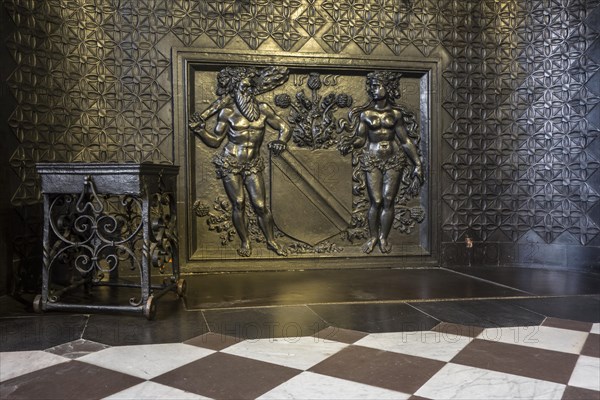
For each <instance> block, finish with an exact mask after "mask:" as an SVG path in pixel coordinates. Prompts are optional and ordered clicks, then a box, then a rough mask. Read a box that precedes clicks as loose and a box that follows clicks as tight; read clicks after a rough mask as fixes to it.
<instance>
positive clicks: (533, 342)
mask: <svg viewBox="0 0 600 400" xmlns="http://www.w3.org/2000/svg"><path fill="white" fill-rule="evenodd" d="M587 336H588V333H587V332H579V331H571V330H567V329H560V328H553V327H550V326H519V327H513V328H489V329H485V330H484V331H483V332H481V334H480V335H479V336H478V338H479V339H485V340H490V341H495V342H502V343H510V344H516V345H521V346H528V347H535V348H538V349H546V350H554V351H562V352H563V353H572V354H579V352H580V351H581V349H582V348H583V345H584V344H585V340H586V339H587Z"/></svg>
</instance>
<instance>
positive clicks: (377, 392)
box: [258, 372, 410, 400]
mask: <svg viewBox="0 0 600 400" xmlns="http://www.w3.org/2000/svg"><path fill="white" fill-rule="evenodd" d="M409 397H410V395H408V394H405V393H401V392H395V391H393V390H389V389H383V388H378V387H376V386H370V385H365V384H362V383H358V382H352V381H347V380H345V379H339V378H334V377H331V376H326V375H321V374H315V373H312V372H303V373H301V374H300V375H296V376H295V377H293V378H292V379H290V380H289V381H287V382H285V383H282V384H281V385H279V386H277V387H276V388H274V389H272V390H270V391H268V392H267V393H265V394H263V395H262V396H260V397H258V398H259V399H264V400H267V399H270V400H279V399H314V400H317V399H325V400H330V399H344V400H353V399H356V400H367V399H377V400H380V399H381V400H384V399H408V398H409Z"/></svg>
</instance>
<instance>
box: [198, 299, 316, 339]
mask: <svg viewBox="0 0 600 400" xmlns="http://www.w3.org/2000/svg"><path fill="white" fill-rule="evenodd" d="M203 313H204V316H205V317H206V322H207V323H208V327H209V329H210V331H211V332H214V333H220V334H224V335H228V336H232V337H234V338H236V339H238V338H243V339H267V338H278V337H300V336H313V335H315V334H316V333H317V332H319V331H321V330H322V329H324V328H326V327H327V326H328V325H327V323H326V322H325V321H323V320H322V319H321V318H320V317H319V316H318V315H316V314H315V313H314V312H313V311H312V310H310V309H309V308H308V307H306V306H285V307H260V308H243V309H226V310H205V311H203Z"/></svg>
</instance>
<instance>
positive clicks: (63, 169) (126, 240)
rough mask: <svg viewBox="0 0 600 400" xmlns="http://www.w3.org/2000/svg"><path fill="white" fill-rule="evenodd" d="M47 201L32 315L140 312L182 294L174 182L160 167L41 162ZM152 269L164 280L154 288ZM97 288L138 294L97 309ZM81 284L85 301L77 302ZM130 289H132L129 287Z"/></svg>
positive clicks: (172, 170) (149, 314)
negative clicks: (39, 282)
mask: <svg viewBox="0 0 600 400" xmlns="http://www.w3.org/2000/svg"><path fill="white" fill-rule="evenodd" d="M36 167H37V172H38V174H39V175H40V176H41V183H42V194H43V198H44V237H43V271H42V292H41V294H39V295H37V296H36V298H35V300H34V304H33V306H34V310H35V311H36V312H43V311H46V310H75V311H83V312H88V311H89V312H96V311H109V312H133V313H142V314H143V315H144V316H145V317H146V318H148V319H152V318H154V316H155V314H156V300H157V299H158V298H160V297H161V296H163V295H164V294H165V293H167V292H169V291H175V292H176V293H177V295H179V296H183V295H184V293H185V287H186V284H185V280H184V279H182V278H181V277H180V276H179V263H178V251H177V248H178V247H177V234H176V229H177V228H176V218H175V216H176V196H175V195H176V178H177V173H178V170H179V167H177V166H172V165H158V164H145V163H142V164H89V163H39V164H37V166H36ZM152 270H157V271H158V272H160V273H161V274H162V275H163V276H164V278H163V279H162V283H156V282H154V283H153V280H152V276H151V275H152ZM96 286H112V287H125V288H133V289H131V290H135V289H137V288H139V289H140V293H139V296H138V295H137V294H136V295H135V296H133V297H131V298H129V299H128V301H127V302H126V304H114V301H115V299H111V303H110V304H105V303H106V302H104V303H103V304H98V301H97V300H98V299H97V298H94V296H93V295H92V289H93V288H94V287H96ZM81 287H83V288H84V289H85V291H83V293H84V297H83V301H82V299H81V297H76V296H75V297H73V293H74V292H75V289H78V288H81ZM127 290H130V289H127Z"/></svg>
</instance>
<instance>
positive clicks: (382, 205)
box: [337, 71, 424, 254]
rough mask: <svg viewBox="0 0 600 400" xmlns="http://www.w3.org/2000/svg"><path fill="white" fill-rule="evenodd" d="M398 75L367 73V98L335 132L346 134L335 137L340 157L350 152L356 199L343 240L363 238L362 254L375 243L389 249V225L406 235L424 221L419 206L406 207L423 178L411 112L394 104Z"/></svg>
mask: <svg viewBox="0 0 600 400" xmlns="http://www.w3.org/2000/svg"><path fill="white" fill-rule="evenodd" d="M400 77H401V74H400V73H396V72H392V71H375V72H371V73H369V74H368V75H367V78H366V90H367V93H368V95H369V98H370V100H369V101H368V102H367V103H366V104H364V105H363V106H360V107H355V108H353V109H352V110H351V111H350V113H349V115H348V119H347V120H340V123H339V124H338V125H339V130H340V131H347V132H351V134H350V135H345V136H343V137H342V138H341V139H340V141H339V143H338V145H337V148H338V150H339V151H340V152H341V153H342V154H343V155H346V154H348V153H350V152H352V153H353V155H352V157H353V165H354V174H353V179H354V194H355V196H356V199H355V201H354V213H353V220H352V226H351V228H350V229H349V230H348V238H349V239H358V238H365V237H366V238H367V241H366V242H365V243H364V244H363V247H362V250H363V252H365V253H367V254H368V253H371V252H372V251H373V250H374V248H375V246H377V245H379V249H380V250H381V252H382V253H389V252H390V251H391V249H392V246H391V244H390V243H389V241H388V236H389V233H390V231H391V229H392V227H395V228H396V229H398V230H399V231H401V232H406V233H408V232H410V231H411V229H412V227H413V226H414V224H415V223H418V222H421V221H423V212H422V211H420V210H419V208H420V207H413V208H408V207H407V206H406V204H407V203H408V201H409V200H410V199H411V198H414V197H417V196H418V195H419V191H420V188H421V186H422V185H423V183H424V176H423V167H422V159H421V151H420V149H419V143H420V136H419V132H418V125H417V119H416V115H415V114H414V113H413V112H411V111H409V110H408V109H407V108H406V107H405V106H402V105H400V104H397V103H396V99H398V98H399V97H400V89H399V85H398V84H399V80H400ZM365 188H367V189H368V190H367V191H366V192H367V194H368V198H367V196H366V195H365ZM367 229H368V234H367Z"/></svg>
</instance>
